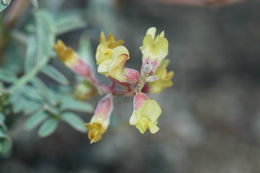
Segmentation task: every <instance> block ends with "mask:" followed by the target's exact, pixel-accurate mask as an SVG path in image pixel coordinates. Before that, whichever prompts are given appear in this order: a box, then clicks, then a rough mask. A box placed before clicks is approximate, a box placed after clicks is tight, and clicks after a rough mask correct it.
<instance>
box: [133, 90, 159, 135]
mask: <svg viewBox="0 0 260 173" xmlns="http://www.w3.org/2000/svg"><path fill="white" fill-rule="evenodd" d="M161 112H162V110H161V108H160V106H159V104H158V103H157V102H156V101H155V100H152V99H149V98H148V97H147V96H146V95H145V94H144V93H138V94H136V95H135V97H134V111H133V114H132V116H131V118H130V120H129V124H130V125H133V126H136V128H137V129H138V130H139V131H140V133H142V134H143V133H144V132H145V131H146V129H147V128H149V130H150V132H151V133H152V134H154V133H156V132H157V131H158V130H159V127H158V126H157V122H158V118H159V117H160V115H161Z"/></svg>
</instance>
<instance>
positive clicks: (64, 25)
mask: <svg viewBox="0 0 260 173" xmlns="http://www.w3.org/2000/svg"><path fill="white" fill-rule="evenodd" d="M85 26H86V23H85V22H84V21H83V20H81V19H80V18H79V17H78V16H75V15H72V16H66V17H63V18H61V19H60V20H58V22H57V28H59V29H58V30H57V32H56V34H58V35H60V34H64V33H66V32H69V31H73V30H76V29H80V28H83V27H85Z"/></svg>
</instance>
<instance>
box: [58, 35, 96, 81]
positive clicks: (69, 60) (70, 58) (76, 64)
mask: <svg viewBox="0 0 260 173" xmlns="http://www.w3.org/2000/svg"><path fill="white" fill-rule="evenodd" d="M54 49H55V51H56V53H57V55H58V56H59V57H60V60H61V61H62V62H63V63H64V64H65V65H66V66H67V67H69V68H70V69H71V70H72V71H74V72H75V73H77V74H78V75H80V76H83V77H86V78H88V77H89V76H90V75H91V74H92V72H91V68H90V66H89V65H88V64H86V63H85V62H84V61H83V60H82V59H80V58H79V56H78V54H77V53H76V52H75V51H74V50H73V49H71V48H69V47H67V46H66V45H65V44H64V43H63V42H62V41H61V40H58V41H57V43H56V44H55V45H54Z"/></svg>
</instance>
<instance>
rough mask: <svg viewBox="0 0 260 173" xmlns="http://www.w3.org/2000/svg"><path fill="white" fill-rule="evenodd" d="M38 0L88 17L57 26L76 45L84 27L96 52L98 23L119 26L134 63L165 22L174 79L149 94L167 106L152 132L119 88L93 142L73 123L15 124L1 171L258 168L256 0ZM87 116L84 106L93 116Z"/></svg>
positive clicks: (217, 172) (137, 172)
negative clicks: (50, 128)
mask: <svg viewBox="0 0 260 173" xmlns="http://www.w3.org/2000/svg"><path fill="white" fill-rule="evenodd" d="M39 3H40V4H39V6H40V8H47V9H49V10H53V11H56V12H59V11H61V12H63V11H74V12H76V13H79V14H80V15H81V16H82V18H83V19H84V20H86V22H87V27H85V28H83V29H79V30H76V31H73V32H69V33H68V34H64V35H62V36H60V38H61V39H62V40H64V41H65V42H66V43H67V44H68V45H71V46H72V47H74V48H77V45H78V42H79V40H80V37H81V34H82V33H86V34H87V35H88V36H89V38H90V40H91V46H92V49H93V52H95V49H96V46H97V44H98V39H99V34H100V31H104V32H106V33H114V34H115V35H116V38H118V39H123V40H125V42H126V43H125V45H126V47H127V48H128V49H129V51H130V56H131V59H130V60H129V62H128V64H127V66H129V67H133V68H136V69H139V68H140V66H141V60H140V58H141V53H140V51H139V47H140V46H141V44H142V39H143V37H144V35H145V32H146V29H147V28H148V27H151V26H155V27H157V28H158V29H159V30H165V32H166V37H167V38H168V40H169V45H170V48H169V49H170V50H169V51H170V52H169V55H168V58H169V59H170V61H171V62H170V65H169V69H170V70H174V72H175V76H174V78H173V81H174V86H173V87H172V88H169V89H166V90H165V91H164V92H163V93H161V94H159V95H152V97H153V98H154V99H156V100H157V101H158V103H159V104H160V105H161V106H162V109H163V115H162V116H161V117H160V120H159V127H160V131H159V132H158V133H156V134H155V135H151V134H149V133H146V134H144V135H141V134H140V133H139V132H138V131H137V130H136V129H135V127H131V126H129V125H128V120H129V117H130V115H131V112H132V99H131V98H127V97H126V98H115V110H114V111H113V115H112V116H113V117H112V125H111V126H110V127H109V130H108V131H107V133H106V134H105V135H104V137H103V139H102V140H101V141H100V142H98V143H96V144H89V141H88V139H87V137H86V135H84V134H81V133H78V132H76V131H75V130H74V129H72V128H71V127H70V126H68V125H67V124H62V125H61V126H59V128H58V130H57V131H56V132H55V133H54V134H53V135H51V136H49V137H47V138H40V137H38V135H37V133H36V132H35V131H32V132H25V131H24V130H23V129H22V128H16V129H13V131H12V137H13V140H14V144H13V145H14V146H13V150H12V152H11V154H10V156H8V157H5V158H1V159H0V172H1V173H36V172H37V173H110V172H111V173H143V172H149V173H259V172H260V59H259V57H260V47H259V45H260V2H259V1H257V0H256V1H250V0H247V1H246V0H245V1H241V0H240V1H238V0H237V1H235V0H230V1H229V0H208V1H206V0H183V1H181V0H179V1H178V0H74V1H65V0H64V1H62V0H55V1H53V0H45V1H39ZM11 5H12V4H11ZM7 10H8V9H7ZM30 10H31V8H30V7H28V8H27V9H26V11H28V13H30ZM3 13H5V11H4V12H3ZM28 15H29V14H24V16H22V17H21V19H20V20H21V21H26V20H27V17H28ZM93 58H94V53H93ZM92 104H93V105H95V104H96V101H93V103H92ZM90 117H91V114H87V115H83V118H84V120H86V121H88V120H89V119H90Z"/></svg>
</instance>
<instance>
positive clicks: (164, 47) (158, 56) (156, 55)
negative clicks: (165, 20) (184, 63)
mask: <svg viewBox="0 0 260 173" xmlns="http://www.w3.org/2000/svg"><path fill="white" fill-rule="evenodd" d="M140 49H141V51H142V54H143V60H146V59H149V60H150V61H155V60H156V61H157V63H158V64H160V63H161V61H162V60H163V59H164V58H165V57H166V56H167V55H168V40H167V39H166V38H165V37H164V31H162V32H161V33H160V34H159V35H157V36H156V28H154V27H152V28H149V29H148V30H147V33H146V36H145V37H144V39H143V45H142V46H141V47H140Z"/></svg>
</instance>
